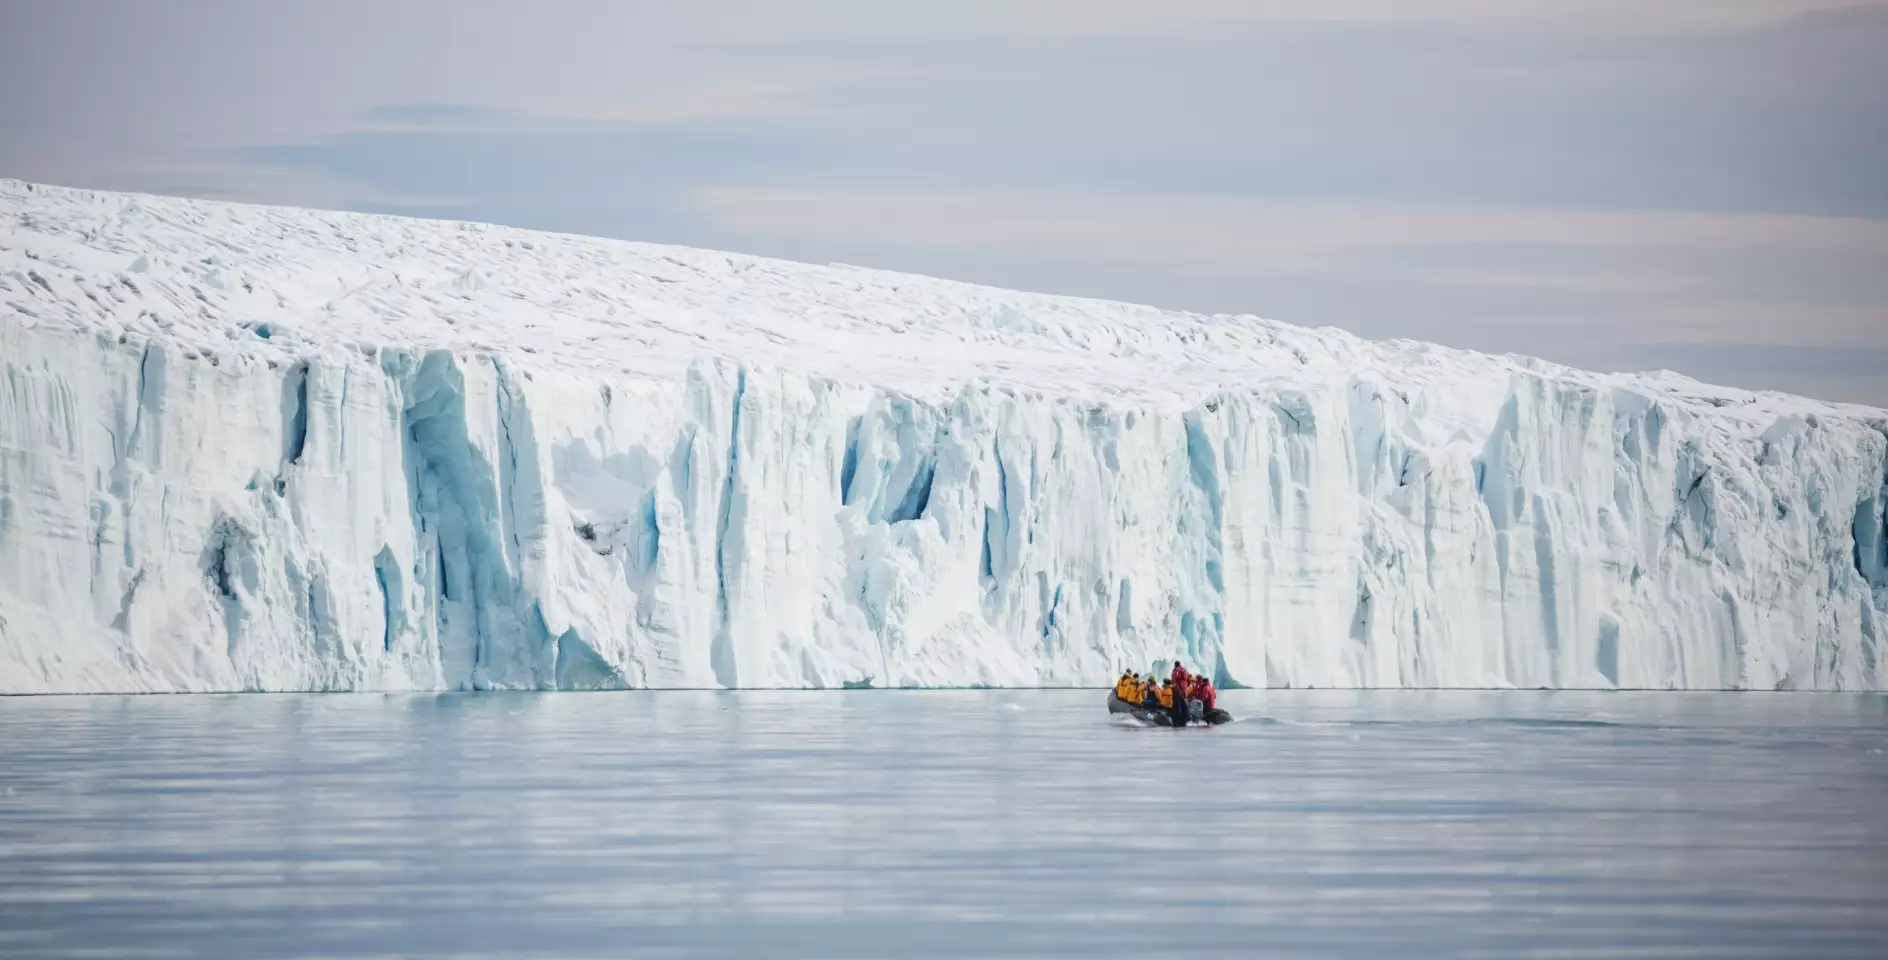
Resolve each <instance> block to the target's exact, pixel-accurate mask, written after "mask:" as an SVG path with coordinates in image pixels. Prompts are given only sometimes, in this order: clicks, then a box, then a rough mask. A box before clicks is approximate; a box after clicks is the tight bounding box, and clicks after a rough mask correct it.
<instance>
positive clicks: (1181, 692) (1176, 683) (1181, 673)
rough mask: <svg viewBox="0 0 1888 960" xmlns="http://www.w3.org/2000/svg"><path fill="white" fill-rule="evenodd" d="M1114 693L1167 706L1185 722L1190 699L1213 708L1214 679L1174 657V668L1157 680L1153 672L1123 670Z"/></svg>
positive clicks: (1150, 706)
mask: <svg viewBox="0 0 1888 960" xmlns="http://www.w3.org/2000/svg"><path fill="white" fill-rule="evenodd" d="M1114 695H1115V696H1116V697H1119V698H1120V699H1121V701H1122V702H1123V703H1131V704H1134V705H1135V706H1138V707H1142V708H1145V709H1148V710H1155V709H1158V710H1165V711H1167V712H1169V713H1171V714H1173V716H1174V717H1175V719H1176V720H1178V721H1179V722H1181V723H1185V722H1186V721H1185V718H1186V717H1187V715H1188V713H1190V711H1189V710H1188V709H1187V701H1188V700H1198V701H1199V702H1200V706H1201V708H1202V709H1203V710H1204V711H1205V712H1211V711H1212V709H1213V681H1211V680H1208V679H1206V678H1205V677H1204V676H1198V675H1195V674H1190V673H1188V672H1187V668H1186V667H1185V666H1183V665H1182V664H1181V663H1180V661H1178V660H1175V661H1174V664H1173V672H1172V673H1169V674H1168V675H1167V676H1166V677H1165V678H1164V679H1162V680H1161V681H1160V682H1159V683H1155V682H1154V674H1153V673H1152V672H1149V673H1148V675H1147V676H1146V677H1145V678H1143V677H1142V676H1141V675H1140V674H1139V673H1136V672H1134V671H1133V670H1129V671H1128V672H1126V673H1123V674H1122V675H1121V679H1119V680H1117V681H1115V684H1114Z"/></svg>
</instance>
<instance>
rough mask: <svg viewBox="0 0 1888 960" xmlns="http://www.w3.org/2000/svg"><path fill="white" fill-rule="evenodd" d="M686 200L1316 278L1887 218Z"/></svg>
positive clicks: (998, 242)
mask: <svg viewBox="0 0 1888 960" xmlns="http://www.w3.org/2000/svg"><path fill="white" fill-rule="evenodd" d="M698 202H699V203H700V205H701V206H702V208H703V209H704V210H706V211H708V212H709V213H710V215H711V216H713V218H714V219H715V221H716V223H717V224H718V225H719V226H720V227H721V228H723V229H728V230H739V231H742V232H748V233H756V234H759V233H774V234H790V235H792V236H794V237H798V238H803V239H813V240H823V241H836V240H840V239H845V240H848V241H851V242H858V241H861V240H870V241H873V242H878V243H884V244H888V245H899V246H909V245H912V244H917V243H924V244H937V245H955V246H975V247H980V248H983V249H991V248H993V247H994V248H999V249H1004V250H1010V251H1014V252H1017V253H1024V252H1028V251H1032V250H1043V249H1053V250H1056V251H1058V254H1059V255H1062V256H1081V257H1089V258H1094V259H1099V260H1110V261H1135V260H1147V259H1166V260H1171V261H1174V262H1185V263H1194V264H1200V265H1203V266H1209V267H1212V268H1215V269H1249V268H1254V267H1263V268H1265V269H1268V270H1308V271H1317V270H1330V269H1333V268H1335V267H1337V266H1339V265H1340V264H1341V260H1342V257H1343V256H1344V255H1347V254H1351V253H1355V252H1358V251H1367V250H1372V249H1395V248H1407V247H1416V246H1440V245H1461V244H1504V245H1508V244H1537V245H1539V244H1552V245H1570V246H1583V247H1604V248H1612V249H1615V250H1622V251H1626V250H1644V249H1655V248H1662V247H1663V248H1683V249H1689V250H1697V249H1707V250H1713V251H1721V252H1733V251H1747V252H1748V251H1757V252H1792V253H1811V254H1829V255H1843V256H1865V257H1870V258H1876V257H1878V258H1880V261H1881V262H1883V263H1888V221H1882V220H1865V219H1857V218H1840V217H1804V216H1789V215H1774V214H1721V213H1692V212H1686V211H1672V210H1593V209H1587V208H1551V207H1532V208H1529V207H1501V206H1487V205H1476V204H1453V205H1447V206H1444V205H1417V204H1398V203H1369V204H1365V203H1342V202H1308V201H1283V200H1271V199H1262V198H1254V197H1240V196H1206V197H1203V196H1188V195H1181V196H1171V195H1129V194H1084V195H1069V194H1051V193H1044V192H1027V193H1025V192H951V193H943V192H928V193H875V192H853V191H812V190H755V189H730V188H710V189H706V190H703V191H701V192H700V194H699V195H698Z"/></svg>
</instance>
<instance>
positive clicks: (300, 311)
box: [0, 181, 1888, 693]
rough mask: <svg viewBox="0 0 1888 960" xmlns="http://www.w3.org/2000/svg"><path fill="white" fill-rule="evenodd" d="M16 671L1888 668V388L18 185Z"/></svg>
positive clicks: (6, 280) (9, 452) (1494, 677)
mask: <svg viewBox="0 0 1888 960" xmlns="http://www.w3.org/2000/svg"><path fill="white" fill-rule="evenodd" d="M0 304H3V305H4V306H3V308H0V692H12V693H30V692H42V691H147V690H148V691H162V690H340V689H454V688H481V689H484V688H553V687H554V688H560V689H570V688H598V687H679V686H691V687H703V686H717V687H781V686H835V687H836V686H839V685H841V684H842V683H844V682H848V681H852V682H856V681H860V680H864V679H866V678H870V679H871V680H872V681H873V683H874V684H875V685H878V686H934V685H971V684H991V685H1015V686H1028V685H1068V684H1088V685H1099V684H1104V683H1106V682H1108V681H1109V680H1111V679H1112V676H1113V674H1114V673H1115V672H1116V671H1117V670H1119V669H1121V668H1123V667H1124V666H1129V665H1132V666H1145V665H1147V664H1149V663H1150V662H1152V661H1154V660H1155V659H1157V658H1168V657H1173V656H1181V657H1184V658H1185V660H1186V661H1187V662H1189V663H1195V664H1206V665H1208V666H1209V667H1211V668H1212V669H1214V670H1216V671H1217V673H1218V674H1219V676H1220V678H1221V680H1222V681H1223V682H1227V683H1236V684H1242V685H1248V686H1266V685H1270V686H1292V687H1303V686H1438V685H1440V686H1471V687H1478V686H1506V685H1515V686H1526V687H1535V686H1553V687H1608V686H1622V687H1685V688H1694V687H1703V688H1718V687H1750V688H1762V689H1770V688H1784V689H1809V688H1818V689H1864V688H1873V689H1879V688H1882V687H1884V686H1885V685H1888V668H1884V666H1883V662H1882V661H1883V658H1884V654H1885V653H1888V651H1884V649H1883V643H1884V639H1885V638H1888V635H1885V634H1888V621H1885V620H1884V617H1885V616H1888V538H1885V537H1884V534H1883V512H1884V506H1885V505H1888V490H1885V489H1884V482H1885V477H1888V415H1885V414H1884V413H1883V412H1882V411H1878V410H1871V409H1866V408H1861V407H1853V406H1837V405H1831V404H1824V403H1818V402H1814V401H1808V400H1802V399H1797V398H1792V397H1785V396H1780V395H1774V394H1763V395H1759V394H1751V393H1746V392H1742V391H1737V390H1730V389H1722V388H1716V387H1708V386H1704V385H1701V384H1698V383H1695V382H1692V381H1690V380H1687V379H1684V378H1681V377H1677V376H1674V375H1671V374H1646V375H1631V376H1627V375H1601V374H1592V373H1583V372H1579V371H1575V370H1570V369H1566V368H1562V367H1558V366H1554V365H1550V364H1546V363H1541V362H1538V361H1532V360H1526V359H1518V358H1500V357H1491V356H1484V355H1478V354H1473V353H1467V352H1461V351H1455V350H1449V349H1444V348H1440V347H1434V346H1427V345H1423V344H1416V343H1405V342H1398V343H1373V342H1367V341H1363V340H1359V339H1357V338H1355V337H1351V336H1349V335H1346V334H1343V333H1340V332H1337V331H1331V330H1307V329H1302V328H1297V327H1291V326H1286V325H1283V324H1278V323H1273V322H1269V321H1265V320H1259V319H1256V318H1252V317H1228V316H1215V317H1206V316H1197V315H1185V314H1179V313H1169V312H1161V311H1158V310H1153V309H1149V308H1144V307H1136V306H1128V305H1123V304H1115V303H1103V302H1096V301H1087V300H1077V299H1072V298H1065V297H1049V296H1036V295H1029V294H1022V293H1013V292H1008V291H1001V290H993V289H987V288H982V287H975V286H970V285H965V284H958V283H948V282H943V281H938V280H931V279H925V278H921V277H913V276H904V275H896V274H890V273H883V272H877V271H869V270H861V269H853V268H847V267H814V266H806V265H800V264H792V263H783V262H776V261H769V260H764V259H758V258H754V257H745V256H733V255H726V254H720V253H712V252H705V251H698V250H687V249H677V248H667V247H656V246H648V245H639V244H632V243H621V242H615V241H606V240H597V239H588V238H581V237H569V236H555V235H547V234H542V233H532V232H528V231H523V230H513V229H506V228H500V227H493V226H485V225H477V224H464V223H444V222H428V221H419V220H408V219H398V218H392V217H379V216H365V215H355V214H343V213H326V212H317V211H308V210H293V209H277V208H264V207H253V206H239V205H230V204H219V203H207V202H199V201H193V200H182V199H170V198H158V197H149V196H135V195H127V194H112V193H98V192H87V191H77V190H67V189H59V188H51V187H43V186H36V185H31V184H25V183H20V182H17V181H0Z"/></svg>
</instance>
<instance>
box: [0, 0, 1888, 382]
mask: <svg viewBox="0 0 1888 960" xmlns="http://www.w3.org/2000/svg"><path fill="white" fill-rule="evenodd" d="M0 90H4V91H7V95H6V96H4V97H0V176H6V177H18V178H22V179H27V180H35V181H41V182H48V183H58V184H66V185H72V186H83V187H96V188H104V189H118V190H139V191H152V192H160V193H174V194H182V195H188V196H198V197H205V198H210V199H226V200H240V201H249V202H264V203H286V204H294V205H302V206H318V207H329V208H341V209H353V210H365V211H374V212H388V213H400V214H410V215H418V216H430V217H446V218H452V219H472V220H484V221H492V222H498V223H504V224H511V225H516V226H522V227H532V228H541V229H548V230H559V231H568V232H575V233H586V234H596V235H602V236H612V237H622V238H627V239H634V240H645V241H651V242H662V243H680V244H687V245H691V246H701V247H712V248H717V249H724V250H735V251H741V252H747V253H755V254H763V255H769V256H779V257H786V258H790V259H795V260H806V261H812V262H821V263H824V262H843V263H850V264H857V265H863V266H872V267H883V268H887V269H894V270H905V271H911V272H917V273H924V274H930V275H934V276H943V277H950V278H953V279H961V280H970V281H976V282H982V283H992V284H997V285H1001V286H1006V287H1014V288H1020V289H1026V290H1036V291H1044V292H1054V293H1068V294H1077V295H1083V296H1093V297H1104V298H1109V299H1119V300H1130V301H1135V302H1141V303H1151V304H1155V305H1158V306H1163V307H1171V308H1178V309H1187V310H1196V311H1202V312H1215V313H1218V312H1229V313H1253V314H1258V315H1261V316H1265V317H1269V318H1272V319H1276V320H1281V321H1286V322H1290V323H1296V324H1302V325H1306V326H1326V325H1328V326H1335V327H1340V328H1343V329H1347V330H1350V331H1352V332H1355V333H1357V334H1359V335H1363V336H1368V337H1376V338H1410V339H1417V340H1429V341H1435V342H1440V343H1445V344H1450V345H1452V346H1460V347H1467V348H1472V349H1481V350H1490V351H1495V352H1504V353H1522V354H1528V355H1533V356H1540V357H1545V358H1548V359H1551V360H1556V361H1560V362H1563V363H1569V364H1574V365H1578V366H1584V367H1591V368H1596V369H1605V370H1639V369H1658V368H1667V369H1673V370H1678V371H1680V372H1683V373H1686V374H1689V375H1691V376H1694V377H1697V378H1699V379H1701V380H1706V381H1711V382H1717V383H1725V384H1731V385H1736V386H1743V387H1750V388H1756V389H1777V390H1786V391H1790V392H1796V393H1803V394H1807V395H1811V396H1818V397H1824V398H1828V399H1834V400H1849V401H1856V402H1864V403H1872V404H1875V405H1880V406H1888V0H1867V2H1858V0H1846V2H1845V0H1660V2H1657V3H1644V2H1642V0H1630V2H1629V0H1322V2H1287V0H1158V2H1155V0H1033V2H1032V0H1009V2H997V0H958V2H952V3H945V2H940V0H898V2H889V0H830V2H792V0H726V2H703V3H699V4H678V3H673V2H659V3H654V2H651V3H645V2H638V0H629V2H611V0H533V2H530V3H523V2H497V0H374V2H363V0H271V2H268V3H256V2H250V0H174V2H168V3H157V2H151V0H0Z"/></svg>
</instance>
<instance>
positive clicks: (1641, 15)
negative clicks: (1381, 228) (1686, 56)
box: [977, 0, 1884, 35]
mask: <svg viewBox="0 0 1888 960" xmlns="http://www.w3.org/2000/svg"><path fill="white" fill-rule="evenodd" d="M1882 5H1884V4H1883V0H1712V2H1708V3H1683V2H1652V3H1647V2H1644V0H1321V2H1318V3H1306V2H1302V0H1163V2H1160V3H1147V2H1141V0H1027V2H1006V0H981V2H979V3H978V4H977V9H978V11H979V12H980V13H981V14H982V15H983V16H984V17H985V18H987V20H988V21H989V22H990V23H991V24H992V25H993V26H995V27H997V28H1000V29H1005V30H1010V31H1015V32H1019V33H1040V34H1063V35H1107V34H1119V35H1137V34H1138V35H1144V34H1148V33H1158V32H1174V31H1188V30H1198V29H1202V28H1208V27H1213V26H1221V25H1226V24H1239V23H1264V22H1268V21H1272V22H1275V21H1298V22H1326V23H1339V22H1349V23H1437V22H1469V23H1479V24H1489V23H1494V24H1502V23H1508V24H1527V25H1550V26H1553V27H1555V28H1557V29H1591V30H1603V31H1608V32H1621V31H1623V32H1630V33H1668V34H1684V33H1718V32H1725V31H1735V30H1744V29H1750V28H1753V27H1761V26H1765V25H1768V24H1774V23H1776V22H1778V21H1781V20H1787V19H1789V18H1791V17H1795V16H1801V15H1803V14H1806V13H1814V12H1817V11H1823V10H1839V9H1847V8H1854V7H1867V6H1882Z"/></svg>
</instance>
